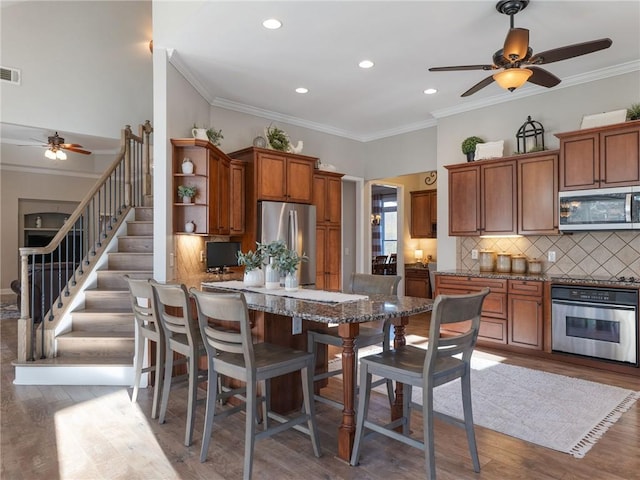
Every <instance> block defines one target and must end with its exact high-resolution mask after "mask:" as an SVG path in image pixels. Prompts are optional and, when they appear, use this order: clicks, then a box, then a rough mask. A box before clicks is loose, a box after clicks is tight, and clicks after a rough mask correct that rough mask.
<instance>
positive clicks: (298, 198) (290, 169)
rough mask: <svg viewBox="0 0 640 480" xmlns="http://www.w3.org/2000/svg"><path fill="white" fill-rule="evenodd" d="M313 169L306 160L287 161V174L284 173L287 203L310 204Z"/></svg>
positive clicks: (290, 159)
mask: <svg viewBox="0 0 640 480" xmlns="http://www.w3.org/2000/svg"><path fill="white" fill-rule="evenodd" d="M313 168H314V165H313V163H312V162H310V161H308V160H302V159H296V158H289V159H287V172H286V186H287V188H286V200H287V202H296V203H312V200H313ZM267 172H268V171H267ZM267 174H268V173H267Z"/></svg>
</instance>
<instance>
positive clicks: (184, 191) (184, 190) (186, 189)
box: [178, 185, 198, 203]
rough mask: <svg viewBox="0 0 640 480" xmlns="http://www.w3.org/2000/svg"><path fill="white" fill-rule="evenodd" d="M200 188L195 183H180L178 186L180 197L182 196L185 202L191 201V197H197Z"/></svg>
mask: <svg viewBox="0 0 640 480" xmlns="http://www.w3.org/2000/svg"><path fill="white" fill-rule="evenodd" d="M197 191H198V189H197V188H196V187H194V186H193V185H180V186H179V187H178V197H180V198H182V202H183V203H191V199H192V198H193V197H195V195H196V192H197Z"/></svg>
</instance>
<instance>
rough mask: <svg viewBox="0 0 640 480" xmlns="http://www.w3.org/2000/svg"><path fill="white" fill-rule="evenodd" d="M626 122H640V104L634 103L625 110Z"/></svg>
mask: <svg viewBox="0 0 640 480" xmlns="http://www.w3.org/2000/svg"><path fill="white" fill-rule="evenodd" d="M627 120H640V103H634V104H633V105H631V106H630V107H629V108H627Z"/></svg>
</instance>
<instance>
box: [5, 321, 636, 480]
mask: <svg viewBox="0 0 640 480" xmlns="http://www.w3.org/2000/svg"><path fill="white" fill-rule="evenodd" d="M425 325H426V322H425V319H424V317H420V318H416V319H415V320H413V321H412V323H411V324H410V326H409V328H408V330H407V334H408V335H409V338H410V339H411V338H413V339H419V338H418V337H424V336H426V326H425ZM0 334H1V339H0V340H1V348H0V354H1V361H2V367H1V368H2V369H1V375H2V378H1V388H2V391H1V393H0V395H1V397H0V414H1V416H2V418H1V428H2V430H1V452H0V454H1V462H2V466H1V470H0V477H1V478H2V479H7V480H32V479H37V478H42V479H45V478H46V479H47V480H53V479H74V480H89V479H107V478H108V479H119V478H122V479H124V478H126V479H129V480H131V479H143V478H148V479H173V478H180V479H205V478H206V479H237V478H241V477H242V455H243V428H244V416H243V415H235V416H233V417H231V418H228V419H226V420H225V421H224V423H223V427H222V428H220V426H218V427H215V428H214V434H215V435H216V438H215V439H214V441H213V442H212V445H211V448H210V451H209V457H208V460H207V462H205V463H200V461H199V459H198V457H199V452H200V444H201V435H202V424H203V418H204V406H203V405H202V406H200V405H199V408H198V409H197V420H196V433H195V441H194V444H193V445H192V446H191V447H189V448H187V447H184V446H183V445H182V440H183V436H184V428H185V418H186V389H179V390H175V391H172V394H171V400H170V404H169V412H168V415H167V422H166V423H165V424H164V425H159V424H158V423H157V421H155V420H151V418H150V417H149V415H150V411H151V398H152V393H153V391H152V390H151V389H143V390H141V392H140V395H139V402H138V404H131V402H130V395H131V389H124V388H120V387H68V386H66V387H60V386H46V387H42V386H39V387H30V386H16V385H13V383H12V381H13V367H12V366H11V361H12V360H13V359H15V351H16V321H15V320H3V321H2V322H0ZM508 361H509V362H511V363H514V364H518V365H522V366H526V367H529V368H538V369H542V370H547V371H551V372H554V373H559V374H564V375H569V376H576V377H581V378H587V379H589V380H593V381H598V382H602V383H607V384H611V385H617V386H620V387H623V388H629V389H635V390H640V380H639V379H638V378H637V377H630V376H626V375H620V374H615V373H610V372H606V371H596V370H588V369H585V368H581V367H576V366H573V365H568V364H567V365H565V364H560V363H557V362H550V361H547V360H543V359H535V360H531V359H529V358H526V357H523V356H519V355H513V354H509V355H508ZM324 392H325V394H326V393H329V394H330V395H331V394H334V395H339V392H340V383H339V380H336V379H331V380H330V384H329V387H327V389H326V390H325V391H324ZM200 394H201V395H200V396H201V397H204V392H200ZM384 404H385V397H384V396H382V395H375V396H374V398H373V399H372V414H373V415H377V416H382V417H385V418H387V415H388V411H387V410H386V408H385V405H384ZM339 413H340V412H339V411H338V410H337V409H334V408H331V407H329V406H327V405H324V404H318V405H317V418H318V423H319V428H320V434H321V437H320V440H321V446H322V451H323V457H322V458H316V457H314V456H313V453H312V449H311V443H310V441H309V440H308V438H307V437H306V436H303V435H302V434H300V433H298V432H295V431H288V432H283V433H281V434H279V435H276V436H275V437H272V438H269V439H266V440H262V441H259V442H257V443H256V450H255V464H254V478H256V479H259V478H264V479H273V478H278V479H300V478H305V479H306V480H313V479H384V480H388V479H390V478H403V479H419V478H424V476H425V474H424V469H423V457H422V452H420V451H419V450H416V449H412V448H409V447H407V446H404V445H402V444H400V443H397V442H393V441H392V440H389V439H386V438H385V439H381V438H380V437H379V436H378V437H375V436H374V437H371V438H370V439H368V441H367V442H366V444H365V447H364V450H363V454H362V458H361V464H360V465H359V466H357V467H351V466H349V465H347V464H345V463H344V462H342V461H341V460H338V459H336V458H335V456H334V452H335V451H336V449H337V446H336V441H335V433H336V426H337V424H338V421H339V418H340V414H339ZM416 415H417V414H416ZM413 426H414V427H415V428H416V433H419V430H417V429H418V428H419V426H420V419H419V417H416V419H415V420H414V421H413ZM476 435H477V439H478V448H479V455H480V461H481V466H482V471H481V473H479V474H476V473H474V472H473V469H472V467H471V460H470V458H469V455H468V453H467V445H466V440H465V436H464V433H463V431H462V430H459V429H457V428H455V427H452V426H449V425H447V424H444V423H442V422H437V424H436V438H435V444H436V465H437V469H438V478H439V479H441V480H447V479H456V480H460V479H485V480H489V479H490V480H494V479H496V480H498V479H500V480H504V479H516V478H517V479H536V480H547V479H557V480H569V479H572V480H578V479H585V480H586V479H589V480H593V479H598V480H601V479H606V480H623V479H624V480H630V479H640V402H636V404H635V405H634V406H633V407H632V408H631V410H629V411H628V412H627V413H625V414H624V415H623V416H622V418H621V419H620V420H619V421H618V422H617V423H616V424H615V425H614V426H613V427H611V429H610V430H609V431H608V432H607V433H606V434H605V435H604V437H603V438H602V439H601V440H600V441H599V442H598V443H597V444H596V445H595V446H594V447H593V448H592V449H591V451H590V452H589V453H587V455H586V456H585V457H584V458H582V459H576V458H573V457H571V456H569V455H567V454H564V453H560V452H556V451H553V450H549V449H546V448H543V447H539V446H536V445H532V444H529V443H527V442H524V441H521V440H518V439H515V438H512V437H508V436H506V435H503V434H500V433H497V432H494V431H491V430H487V429H485V428H482V427H476Z"/></svg>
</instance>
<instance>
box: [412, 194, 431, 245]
mask: <svg viewBox="0 0 640 480" xmlns="http://www.w3.org/2000/svg"><path fill="white" fill-rule="evenodd" d="M410 195H411V237H412V238H434V237H436V235H437V222H438V220H437V210H438V207H437V202H438V200H437V198H438V196H437V191H436V190H417V191H414V192H410Z"/></svg>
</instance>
